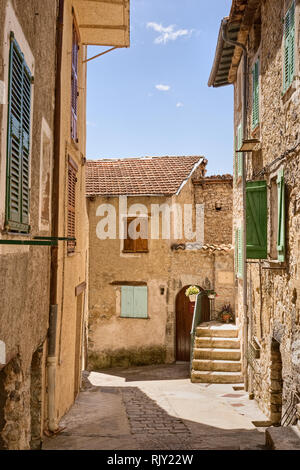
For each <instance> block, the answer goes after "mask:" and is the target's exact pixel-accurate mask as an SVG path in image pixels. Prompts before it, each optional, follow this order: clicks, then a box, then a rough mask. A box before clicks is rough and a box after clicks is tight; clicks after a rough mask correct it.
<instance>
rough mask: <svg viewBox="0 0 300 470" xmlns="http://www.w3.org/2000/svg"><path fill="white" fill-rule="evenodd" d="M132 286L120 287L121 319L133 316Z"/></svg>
mask: <svg viewBox="0 0 300 470" xmlns="http://www.w3.org/2000/svg"><path fill="white" fill-rule="evenodd" d="M133 290H134V287H133V286H122V287H121V317H132V316H133V296H134V292H133Z"/></svg>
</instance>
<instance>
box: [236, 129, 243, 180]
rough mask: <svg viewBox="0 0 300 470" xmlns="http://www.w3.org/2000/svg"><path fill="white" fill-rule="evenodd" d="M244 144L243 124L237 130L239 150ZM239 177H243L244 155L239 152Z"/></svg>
mask: <svg viewBox="0 0 300 470" xmlns="http://www.w3.org/2000/svg"><path fill="white" fill-rule="evenodd" d="M242 144H243V127H242V124H240V125H239V126H238V130H237V150H239V149H240V148H241V146H242ZM237 176H238V177H240V176H243V153H242V152H237Z"/></svg>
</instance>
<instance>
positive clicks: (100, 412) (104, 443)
mask: <svg viewBox="0 0 300 470" xmlns="http://www.w3.org/2000/svg"><path fill="white" fill-rule="evenodd" d="M188 374H189V370H188V367H187V365H186V364H176V365H171V366H150V367H138V368H137V367H136V368H131V369H127V370H124V369H113V370H106V371H102V372H99V373H98V372H92V373H91V374H88V373H85V375H86V377H88V380H86V381H85V386H84V389H83V391H82V392H81V394H80V395H79V397H78V399H77V400H76V403H75V405H74V406H73V407H72V409H71V410H70V412H69V413H67V415H66V416H65V417H64V419H63V420H62V421H61V423H60V426H62V427H65V429H64V430H63V431H62V432H61V433H60V434H58V435H57V436H55V437H54V438H46V439H45V441H44V445H43V448H44V449H105V450H112V449H113V450H116V449H118V450H127V449H130V450H136V449H140V450H148V449H150V450H177V449H182V450H197V449H199V450H217V449H218V450H223V449H226V450H229V449H230V450H251V449H256V450H259V449H264V442H265V436H264V429H263V428H259V429H257V428H255V426H254V425H253V424H252V421H253V420H256V421H264V420H266V417H265V416H264V415H263V414H262V413H261V412H260V411H259V410H258V408H257V406H256V403H255V402H254V401H253V400H252V401H250V400H249V399H248V395H247V394H246V393H245V392H244V391H243V390H234V389H233V386H232V385H212V384H192V383H191V382H190V380H189V378H188Z"/></svg>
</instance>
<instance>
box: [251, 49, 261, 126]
mask: <svg viewBox="0 0 300 470" xmlns="http://www.w3.org/2000/svg"><path fill="white" fill-rule="evenodd" d="M259 124H260V57H259V56H258V57H257V58H256V60H255V62H254V64H253V67H252V116H251V128H252V131H254V130H255V129H256V128H257V127H258V126H259Z"/></svg>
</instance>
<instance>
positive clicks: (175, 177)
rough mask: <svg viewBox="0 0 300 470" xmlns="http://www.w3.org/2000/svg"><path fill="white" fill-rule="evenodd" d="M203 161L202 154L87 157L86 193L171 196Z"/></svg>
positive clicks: (92, 194) (89, 194)
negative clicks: (122, 157)
mask: <svg viewBox="0 0 300 470" xmlns="http://www.w3.org/2000/svg"><path fill="white" fill-rule="evenodd" d="M201 163H203V164H204V165H206V163H207V160H205V158H204V157H201V156H187V157H144V158H126V159H125V158H124V159H118V160H117V159H115V160H113V159H111V160H88V162H87V172H86V195H87V196H97V195H99V196H119V195H128V196H129V195H168V196H171V195H173V194H176V193H177V191H178V190H179V189H180V187H181V185H182V184H183V183H184V182H185V181H186V180H187V179H188V178H189V177H190V176H191V174H192V173H193V171H194V170H195V169H196V168H197V166H198V165H199V164H201Z"/></svg>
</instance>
